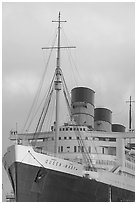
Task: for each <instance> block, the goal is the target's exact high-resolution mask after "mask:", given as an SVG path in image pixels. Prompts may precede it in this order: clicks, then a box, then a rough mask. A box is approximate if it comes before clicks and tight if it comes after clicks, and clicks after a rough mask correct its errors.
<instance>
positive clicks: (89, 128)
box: [3, 13, 135, 202]
mask: <svg viewBox="0 0 137 204" xmlns="http://www.w3.org/2000/svg"><path fill="white" fill-rule="evenodd" d="M54 22H57V23H58V32H57V33H58V35H57V39H58V40H57V46H53V47H47V48H43V49H51V50H52V49H56V50H57V62H56V69H55V74H54V76H53V79H52V81H51V84H50V87H49V90H48V92H47V97H46V99H45V102H44V107H43V109H42V112H41V115H40V118H39V120H38V123H37V126H36V129H35V132H34V133H31V132H30V133H29V132H26V133H18V132H17V131H11V134H10V140H11V141H13V145H12V146H10V147H8V149H7V152H6V153H5V155H4V157H3V165H4V167H5V170H6V172H7V174H8V176H9V179H10V181H11V184H12V187H13V191H14V195H15V200H16V202H44V201H45V202H46V201H47V202H71V201H72V202H86V201H90V202H97V201H100V202H111V201H115V202H118V201H135V133H134V131H131V130H130V131H128V132H126V131H125V127H124V126H123V125H121V124H112V111H111V110H109V109H107V108H103V107H102V108H95V105H94V95H95V92H94V91H93V90H92V89H90V88H87V87H74V88H73V89H72V90H71V96H70V95H69V91H68V89H67V86H66V83H65V80H64V77H63V73H62V69H61V67H60V50H61V49H62V48H66V47H62V46H60V28H61V23H62V22H65V21H62V20H61V19H60V13H59V17H58V20H57V21H54ZM70 48H73V47H70ZM53 92H55V94H56V95H55V101H56V104H55V107H56V110H55V122H54V123H53V125H52V126H51V129H50V131H49V130H48V131H43V127H44V121H45V118H46V116H47V112H48V108H49V106H50V104H51V99H52V96H53ZM60 92H63V93H64V96H65V100H66V104H67V108H68V112H69V115H70V119H69V120H68V122H66V123H64V124H62V125H59V114H60V111H59V107H60V106H59V102H60V100H59V97H60ZM130 103H131V100H130Z"/></svg>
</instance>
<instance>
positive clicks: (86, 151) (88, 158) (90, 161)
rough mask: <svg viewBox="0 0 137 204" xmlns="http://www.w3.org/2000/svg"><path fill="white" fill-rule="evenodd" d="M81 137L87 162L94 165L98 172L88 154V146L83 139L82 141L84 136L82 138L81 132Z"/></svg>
mask: <svg viewBox="0 0 137 204" xmlns="http://www.w3.org/2000/svg"><path fill="white" fill-rule="evenodd" d="M79 136H80V138H81V141H82V144H83V146H84V149H85V153H86V157H87V160H88V161H89V164H91V165H92V167H93V169H94V170H96V168H95V167H94V165H93V162H92V159H91V157H90V154H89V153H88V150H87V148H86V145H85V144H84V141H83V139H82V136H81V134H80V132H79Z"/></svg>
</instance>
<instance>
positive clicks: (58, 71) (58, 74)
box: [52, 12, 65, 153]
mask: <svg viewBox="0 0 137 204" xmlns="http://www.w3.org/2000/svg"><path fill="white" fill-rule="evenodd" d="M52 22H58V46H57V62H56V63H57V65H56V70H55V74H56V80H55V82H54V83H55V90H56V118H55V146H54V153H57V139H58V137H59V95H60V90H61V85H62V81H61V69H60V22H65V21H61V20H60V12H59V18H58V21H52Z"/></svg>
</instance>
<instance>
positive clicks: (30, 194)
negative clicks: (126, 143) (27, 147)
mask: <svg viewBox="0 0 137 204" xmlns="http://www.w3.org/2000/svg"><path fill="white" fill-rule="evenodd" d="M9 173H10V177H11V181H12V185H13V189H14V191H15V197H16V201H17V202H107V201H110V196H111V201H114V202H118V201H128V202H129V201H135V193H134V192H131V191H128V190H125V189H121V188H117V187H113V186H112V187H111V192H110V186H109V185H107V184H104V183H101V182H97V181H96V180H94V179H92V180H90V179H87V178H83V177H79V176H76V175H70V174H67V173H63V172H59V171H55V170H51V169H46V168H43V167H37V166H33V165H29V164H24V163H21V162H14V163H13V164H12V165H11V166H10V167H9Z"/></svg>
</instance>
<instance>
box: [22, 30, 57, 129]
mask: <svg viewBox="0 0 137 204" xmlns="http://www.w3.org/2000/svg"><path fill="white" fill-rule="evenodd" d="M56 38H57V33H56V36H55V38H54V41H53V43H52V47H53V46H54V45H55V41H56ZM52 51H53V48H52V49H51V50H50V53H49V57H48V60H47V63H46V64H45V69H44V73H43V76H42V79H41V81H40V84H39V87H38V89H37V92H36V95H35V98H34V101H33V103H32V106H31V108H30V111H29V113H28V117H27V120H26V122H25V124H24V127H23V129H22V133H23V132H24V129H25V127H26V125H27V123H28V120H29V118H30V115H31V113H32V110H33V108H34V105H35V106H36V104H37V102H38V98H39V95H40V92H41V87H42V85H43V82H44V78H45V75H46V72H47V68H48V65H49V61H50V58H51V54H52ZM33 118H34V114H33V116H32V117H31V120H30V122H29V125H28V127H27V130H28V129H29V127H30V125H31V123H32V120H33Z"/></svg>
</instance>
